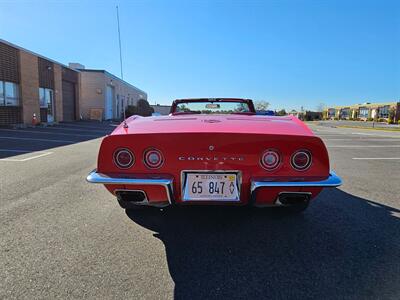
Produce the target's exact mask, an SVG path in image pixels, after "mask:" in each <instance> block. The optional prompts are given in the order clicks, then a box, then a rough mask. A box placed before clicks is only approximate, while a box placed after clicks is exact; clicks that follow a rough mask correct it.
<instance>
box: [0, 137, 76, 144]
mask: <svg viewBox="0 0 400 300" xmlns="http://www.w3.org/2000/svg"><path fill="white" fill-rule="evenodd" d="M0 139H5V140H21V141H38V142H53V143H79V141H69V140H49V139H34V138H22V137H11V136H0Z"/></svg>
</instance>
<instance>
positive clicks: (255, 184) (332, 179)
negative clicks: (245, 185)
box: [251, 171, 342, 193]
mask: <svg viewBox="0 0 400 300" xmlns="http://www.w3.org/2000/svg"><path fill="white" fill-rule="evenodd" d="M341 184H342V179H340V177H339V176H337V175H336V173H335V172H333V171H331V172H330V173H329V176H328V178H327V179H324V180H320V181H252V182H251V193H254V192H255V191H256V190H257V189H258V188H263V187H320V188H328V187H330V188H333V187H338V186H340V185H341Z"/></svg>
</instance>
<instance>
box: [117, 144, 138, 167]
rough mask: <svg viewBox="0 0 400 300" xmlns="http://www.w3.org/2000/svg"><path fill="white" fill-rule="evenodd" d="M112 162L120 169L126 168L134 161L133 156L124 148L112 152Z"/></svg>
mask: <svg viewBox="0 0 400 300" xmlns="http://www.w3.org/2000/svg"><path fill="white" fill-rule="evenodd" d="M114 163H115V165H116V166H117V167H118V168H120V169H128V168H130V167H132V166H133V164H134V163H135V157H134V156H133V153H132V152H131V151H130V150H128V149H126V148H121V149H117V150H116V151H115V152H114Z"/></svg>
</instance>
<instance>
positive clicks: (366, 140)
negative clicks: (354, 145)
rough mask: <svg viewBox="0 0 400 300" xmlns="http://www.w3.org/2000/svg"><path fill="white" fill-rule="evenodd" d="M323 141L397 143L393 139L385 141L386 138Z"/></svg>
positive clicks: (327, 139) (328, 139)
mask: <svg viewBox="0 0 400 300" xmlns="http://www.w3.org/2000/svg"><path fill="white" fill-rule="evenodd" d="M324 141H357V142H364V141H365V142H398V141H397V140H396V139H395V138H391V139H386V138H382V139H368V138H361V137H360V138H358V139H355V138H351V137H350V138H348V139H336V138H335V139H330V138H326V139H324Z"/></svg>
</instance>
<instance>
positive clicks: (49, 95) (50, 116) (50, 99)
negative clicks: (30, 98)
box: [45, 89, 55, 123]
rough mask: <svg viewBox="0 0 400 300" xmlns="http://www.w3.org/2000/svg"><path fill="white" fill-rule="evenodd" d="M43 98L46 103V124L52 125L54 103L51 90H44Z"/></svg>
mask: <svg viewBox="0 0 400 300" xmlns="http://www.w3.org/2000/svg"><path fill="white" fill-rule="evenodd" d="M45 95H46V96H45V97H46V102H47V122H48V123H53V122H54V115H55V113H54V101H53V90H50V89H46V90H45Z"/></svg>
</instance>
